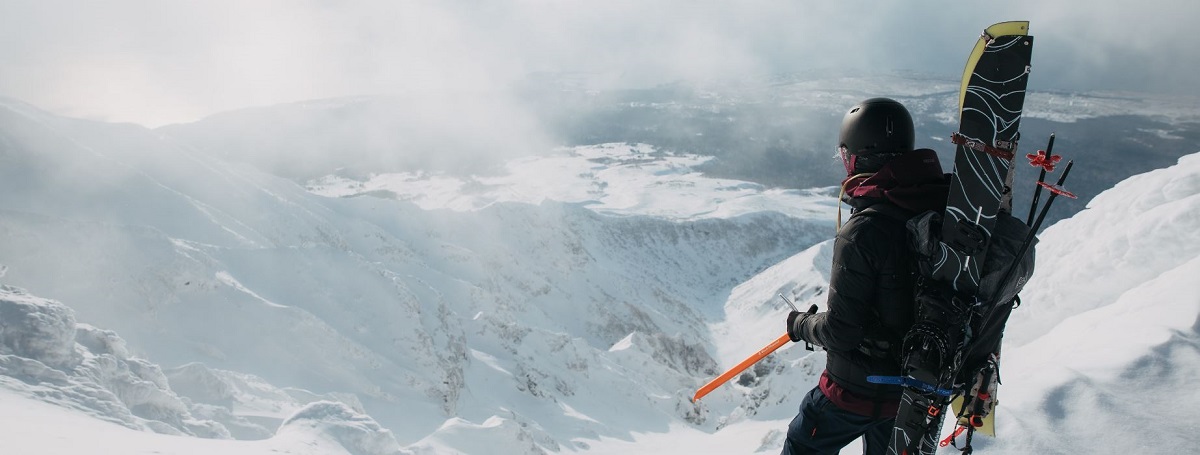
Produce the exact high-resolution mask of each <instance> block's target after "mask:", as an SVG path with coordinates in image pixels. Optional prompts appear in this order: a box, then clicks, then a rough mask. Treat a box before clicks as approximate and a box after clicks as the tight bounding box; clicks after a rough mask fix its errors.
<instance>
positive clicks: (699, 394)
mask: <svg viewBox="0 0 1200 455" xmlns="http://www.w3.org/2000/svg"><path fill="white" fill-rule="evenodd" d="M789 341H792V339H791V338H790V337H788V334H786V333H785V334H783V336H780V337H779V338H778V339H776V340H775V341H772V342H771V344H768V345H767V346H766V347H764V348H762V349H759V350H758V352H756V353H754V355H752V356H750V357H747V358H746V360H743V361H742V363H739V364H737V366H735V367H733V368H730V369H729V371H726V372H725V373H723V374H721V375H720V376H717V378H716V379H713V380H712V381H709V382H708V384H704V387H701V388H700V390H697V391H696V395H694V396H692V402H693V403H695V402H696V401H697V400H699V399H700V398H703V397H704V396H705V395H708V393H709V392H712V391H713V389H716V388H717V387H720V386H721V384H724V383H726V382H729V380H730V379H733V377H734V376H737V375H738V374H739V373H741V372H742V371H745V370H746V369H747V368H750V365H754V364H755V363H756V362H758V361H759V360H762V358H763V357H766V356H768V355H771V353H772V352H775V350H776V349H779V348H780V347H782V346H783V345H785V344H788V342H789Z"/></svg>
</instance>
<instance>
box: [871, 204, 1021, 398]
mask: <svg viewBox="0 0 1200 455" xmlns="http://www.w3.org/2000/svg"><path fill="white" fill-rule="evenodd" d="M874 213H878V214H883V215H886V216H889V217H892V218H896V219H900V220H903V221H905V222H906V224H907V228H908V249H909V250H910V251H911V252H912V253H913V254H912V256H913V258H914V261H915V265H914V270H916V272H917V280H916V285H915V286H914V299H913V300H914V305H916V307H915V308H914V310H915V312H914V315H915V321H916V324H915V325H914V328H913V330H916V331H921V332H922V333H923V334H925V335H929V336H932V337H933V338H934V339H937V340H940V341H941V343H942V344H943V345H942V346H941V352H935V353H934V354H935V355H936V356H937V357H940V358H939V359H930V360H932V361H934V362H936V363H938V364H942V365H943V368H942V373H943V374H944V375H946V376H944V377H943V379H944V380H943V381H939V382H942V383H944V384H953V385H954V386H955V389H959V390H962V391H963V392H970V390H969V389H967V390H963V389H964V387H970V386H971V383H972V382H975V381H976V377H977V376H978V375H979V373H980V371H981V370H983V369H985V368H986V367H988V366H989V364H990V365H991V366H992V367H993V368H995V367H996V362H998V360H999V353H1000V342H1001V339H1002V338H1003V336H1004V326H1005V324H1006V323H1007V322H1008V317H1009V314H1010V313H1011V312H1012V310H1013V308H1015V307H1016V306H1017V305H1019V304H1020V298H1019V297H1018V295H1017V294H1018V293H1020V292H1021V290H1022V289H1023V288H1024V287H1025V283H1026V282H1027V281H1028V280H1029V278H1030V277H1031V276H1032V275H1033V266H1034V246H1036V244H1037V238H1036V237H1030V236H1029V231H1030V228H1029V226H1027V225H1026V224H1025V223H1023V222H1022V221H1021V220H1019V219H1017V218H1016V217H1014V216H1012V215H1011V214H1010V213H1008V212H1005V211H1001V212H999V214H998V216H997V220H996V223H995V225H994V226H993V232H992V233H991V235H990V239H989V241H988V242H987V253H986V255H985V256H984V262H983V267H981V268H980V273H981V275H982V279H981V280H980V287H979V289H978V290H977V291H976V292H975V293H974V294H972V295H964V294H962V293H959V292H957V291H954V290H953V289H951V288H950V287H949V286H948V285H946V284H944V283H940V282H937V281H935V280H933V279H932V278H930V275H929V272H930V271H931V270H932V269H933V267H932V265H931V264H930V261H931V260H932V259H931V258H934V257H936V256H937V255H935V254H934V253H935V252H936V250H935V249H937V248H941V247H942V246H941V243H940V242H939V237H940V235H939V234H940V232H941V228H942V220H941V218H942V216H941V214H940V213H937V212H933V211H928V212H925V213H922V214H919V215H916V216H910V215H909V213H908V212H906V211H904V210H902V209H900V208H898V207H895V206H893V205H890V204H886V203H885V204H875V205H872V206H870V207H868V208H866V209H864V210H862V211H861V212H860V213H859V214H860V215H872V214H874ZM1027 238H1029V239H1031V240H1030V244H1029V245H1028V246H1025V247H1024V249H1025V251H1024V252H1023V253H1022V252H1021V250H1022V248H1023V245H1024V244H1025V242H1026V239H1027ZM1018 254H1021V256H1022V257H1021V258H1020V259H1019V260H1018V258H1017V255H1018ZM911 333H912V332H911V331H910V334H911ZM908 338H909V337H906V344H907V339H908ZM902 349H903V351H904V352H909V351H910V349H909V346H905V347H903V348H902ZM926 364H929V363H926ZM950 375H952V377H951V376H950Z"/></svg>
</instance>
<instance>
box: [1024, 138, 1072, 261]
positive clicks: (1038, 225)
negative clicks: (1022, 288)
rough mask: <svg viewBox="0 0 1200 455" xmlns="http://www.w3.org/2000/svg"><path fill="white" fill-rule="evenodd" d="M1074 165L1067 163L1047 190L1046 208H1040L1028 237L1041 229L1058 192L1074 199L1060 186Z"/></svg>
mask: <svg viewBox="0 0 1200 455" xmlns="http://www.w3.org/2000/svg"><path fill="white" fill-rule="evenodd" d="M1074 164H1075V161H1067V168H1066V169H1063V173H1062V175H1060V176H1058V183H1055V184H1054V187H1053V188H1048V189H1049V190H1050V198H1049V199H1046V206H1045V207H1042V211H1041V213H1038V217H1037V221H1035V222H1034V223H1033V227H1032V229H1030V231H1029V234H1030V235H1033V233H1035V232H1037V230H1038V229H1040V228H1041V227H1042V221H1045V220H1046V212H1049V211H1050V204H1053V203H1054V198H1055V197H1058V195H1059V194H1060V192H1062V193H1064V194H1066V195H1067V197H1069V198H1071V199H1075V195H1074V194H1071V193H1067V192H1066V191H1063V190H1062V184H1063V182H1066V181H1067V174H1070V173H1071V166H1072V165H1074ZM1038 186H1039V187H1041V186H1045V184H1044V183H1043V184H1041V185H1038ZM1022 253H1024V251H1022ZM1018 257H1020V256H1018Z"/></svg>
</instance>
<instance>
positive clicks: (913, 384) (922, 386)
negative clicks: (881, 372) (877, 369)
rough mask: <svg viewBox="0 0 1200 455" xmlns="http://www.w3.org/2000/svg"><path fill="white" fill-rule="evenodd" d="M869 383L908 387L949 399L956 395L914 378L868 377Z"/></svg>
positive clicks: (948, 390)
mask: <svg viewBox="0 0 1200 455" xmlns="http://www.w3.org/2000/svg"><path fill="white" fill-rule="evenodd" d="M867 382H870V383H872V384H888V385H898V386H903V387H908V388H910V389H915V390H917V391H919V392H924V393H936V394H938V395H941V396H944V397H948V396H950V395H951V394H953V393H954V391H953V390H950V389H939V388H938V387H937V386H935V385H933V384H930V383H928V382H925V381H922V380H920V379H917V378H914V377H912V376H867Z"/></svg>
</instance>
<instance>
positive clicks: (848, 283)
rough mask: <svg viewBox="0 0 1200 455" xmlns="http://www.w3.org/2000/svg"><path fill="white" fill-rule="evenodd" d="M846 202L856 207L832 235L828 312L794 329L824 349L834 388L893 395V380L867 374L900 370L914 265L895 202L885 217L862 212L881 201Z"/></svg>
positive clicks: (893, 373) (886, 397)
mask: <svg viewBox="0 0 1200 455" xmlns="http://www.w3.org/2000/svg"><path fill="white" fill-rule="evenodd" d="M853 202H854V203H855V205H856V206H858V209H857V210H856V211H855V215H854V216H851V217H850V219H849V220H848V221H847V222H846V224H845V225H843V226H842V228H841V229H840V230H839V231H838V234H837V238H836V239H835V240H834V245H833V270H832V272H831V274H830V277H829V300H828V311H825V312H821V313H817V314H815V315H813V316H811V317H808V318H805V319H804V320H803V322H802V323H801V324H800V327H797V328H796V332H797V333H798V334H799V335H800V337H801V338H803V339H804V340H806V341H808V342H810V343H813V344H816V345H819V346H822V347H824V348H825V350H826V351H828V352H827V355H828V361H827V362H828V363H827V365H826V370H828V371H829V375H830V376H831V377H832V378H833V380H834V382H836V383H837V384H838V385H840V386H842V388H844V389H846V390H849V391H850V392H852V393H854V394H856V395H860V396H862V397H864V398H869V399H874V400H877V401H879V400H894V399H897V398H898V397H899V394H900V391H901V387H900V386H895V385H879V384H872V383H869V382H867V376H868V375H882V376H898V375H899V374H900V362H899V348H900V343H901V340H902V339H903V337H904V334H905V333H907V332H908V329H909V328H910V327H911V326H912V323H913V285H914V283H915V279H916V272H915V270H914V269H913V261H912V258H911V254H912V253H911V252H910V251H909V249H908V247H907V245H906V242H907V231H906V229H905V224H904V221H903V220H902V219H900V217H897V216H894V214H895V213H896V211H900V210H902V209H899V208H898V207H895V206H891V207H890V208H886V209H887V210H890V211H892V213H893V215H891V216H889V215H885V214H882V213H878V212H875V213H874V214H867V215H864V214H863V210H864V209H866V208H867V207H869V206H871V205H874V204H886V203H885V202H881V201H870V200H863V199H856V200H854V201H853ZM889 205H890V204H889ZM879 209H880V208H879V207H877V208H876V209H875V210H879ZM873 212H874V211H873ZM912 215H915V214H912Z"/></svg>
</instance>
